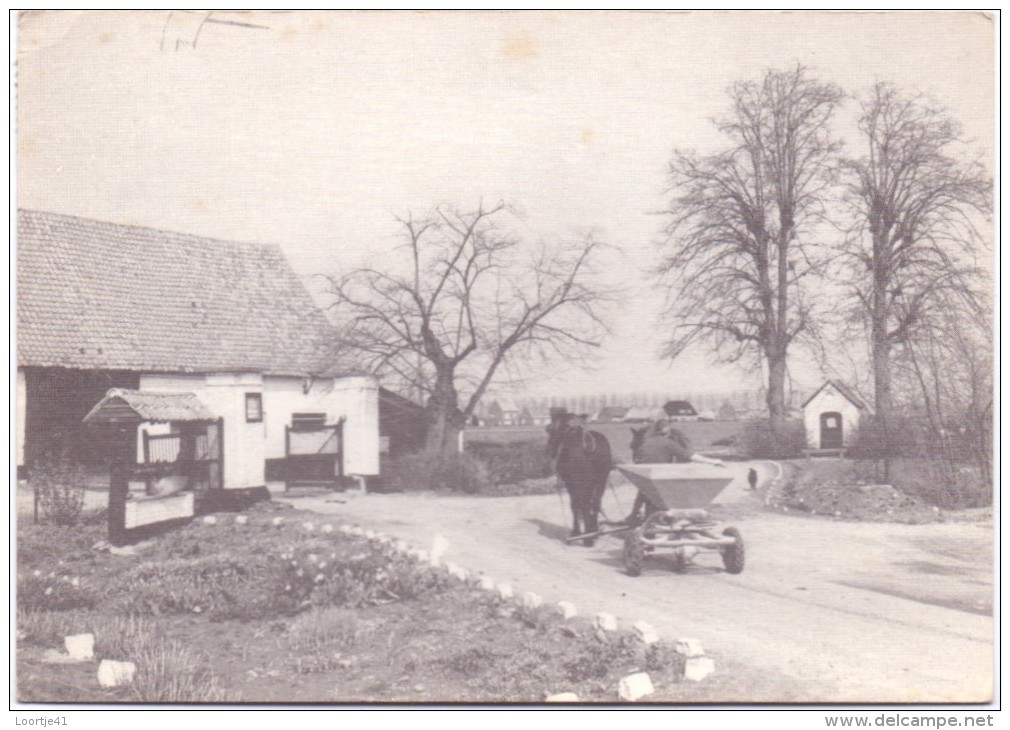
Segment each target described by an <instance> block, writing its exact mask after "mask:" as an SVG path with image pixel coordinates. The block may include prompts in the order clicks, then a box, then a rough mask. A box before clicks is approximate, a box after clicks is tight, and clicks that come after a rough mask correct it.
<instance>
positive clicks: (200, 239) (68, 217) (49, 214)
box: [18, 208, 286, 260]
mask: <svg viewBox="0 0 1010 730" xmlns="http://www.w3.org/2000/svg"><path fill="white" fill-rule="evenodd" d="M22 214H26V215H28V216H31V217H33V218H36V219H37V220H44V219H45V218H55V219H61V220H63V221H66V222H71V221H76V222H78V223H84V224H90V225H92V226H94V227H97V228H106V229H107V228H120V229H123V230H124V231H134V232H146V233H148V234H160V235H165V234H169V235H171V236H181V237H183V238H188V239H192V241H193V242H194V243H201V244H205V243H213V244H217V245H223V246H248V247H250V248H256V249H272V250H276V251H277V252H279V253H281V255H283V251H281V247H280V244H277V243H261V242H259V241H236V240H233V239H227V238H217V237H215V236H207V235H203V234H201V233H188V232H186V231H179V230H176V229H174V228H155V227H154V226H144V225H140V224H137V223H119V222H116V221H105V220H100V219H98V218H89V217H87V216H81V215H74V214H72V213H56V212H53V211H48V210H39V209H37V208H18V223H19V224H20V222H21V215H22ZM19 233H20V226H19ZM285 260H286V258H285Z"/></svg>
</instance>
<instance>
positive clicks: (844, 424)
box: [803, 380, 870, 449]
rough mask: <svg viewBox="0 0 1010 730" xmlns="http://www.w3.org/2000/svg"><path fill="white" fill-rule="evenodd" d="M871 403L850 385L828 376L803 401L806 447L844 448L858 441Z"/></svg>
mask: <svg viewBox="0 0 1010 730" xmlns="http://www.w3.org/2000/svg"><path fill="white" fill-rule="evenodd" d="M869 412H870V409H869V406H868V405H867V404H866V402H865V401H863V399H862V398H860V397H859V395H857V394H856V393H855V392H854V391H853V390H852V389H851V388H849V387H848V386H847V385H845V384H844V383H841V382H839V381H837V380H828V381H826V382H825V383H824V384H823V385H822V386H821V387H820V388H818V389H817V390H816V391H815V392H814V394H813V395H812V396H810V397H809V398H807V400H806V402H804V403H803V427H804V430H805V431H806V437H807V448H810V449H844V448H848V447H849V446H852V444H854V443H855V439H856V434H857V433H858V431H859V423H860V420H861V419H862V417H863V415H864V414H866V413H869Z"/></svg>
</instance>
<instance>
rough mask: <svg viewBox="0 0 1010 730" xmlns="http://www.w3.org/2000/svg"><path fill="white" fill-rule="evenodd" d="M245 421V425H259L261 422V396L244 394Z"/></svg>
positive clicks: (260, 394)
mask: <svg viewBox="0 0 1010 730" xmlns="http://www.w3.org/2000/svg"><path fill="white" fill-rule="evenodd" d="M245 420H246V423H260V422H261V421H262V420H263V394H262V393H246V394H245Z"/></svg>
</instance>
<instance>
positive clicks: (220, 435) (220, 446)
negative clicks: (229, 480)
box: [217, 416, 224, 489]
mask: <svg viewBox="0 0 1010 730" xmlns="http://www.w3.org/2000/svg"><path fill="white" fill-rule="evenodd" d="M217 458H218V460H219V461H218V467H217V472H218V475H219V476H218V479H219V480H220V482H221V483H220V484H219V485H218V486H220V487H221V489H224V416H221V417H220V418H218V419H217Z"/></svg>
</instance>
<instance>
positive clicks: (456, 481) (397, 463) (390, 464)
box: [381, 451, 490, 494]
mask: <svg viewBox="0 0 1010 730" xmlns="http://www.w3.org/2000/svg"><path fill="white" fill-rule="evenodd" d="M382 468H383V474H382V479H381V481H382V489H383V490H385V491H391V492H404V491H413V490H428V489H433V490H449V491H450V492H464V493H466V494H474V493H476V492H479V491H481V488H482V487H484V486H486V485H488V484H489V483H490V481H489V477H488V473H487V469H486V467H485V466H484V465H483V464H482V463H481V462H480V461H478V460H477V459H475V458H474V457H472V456H470V455H468V454H455V453H450V454H443V453H439V452H429V451H423V452H421V453H418V454H406V455H403V456H398V457H396V458H395V459H389V460H388V461H387V462H385V463H384V464H383V467H382Z"/></svg>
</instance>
